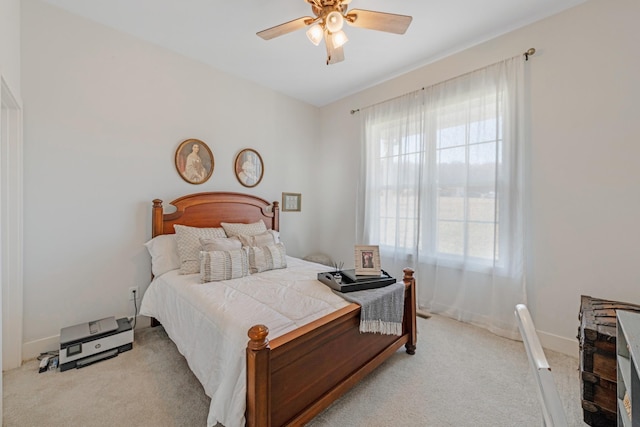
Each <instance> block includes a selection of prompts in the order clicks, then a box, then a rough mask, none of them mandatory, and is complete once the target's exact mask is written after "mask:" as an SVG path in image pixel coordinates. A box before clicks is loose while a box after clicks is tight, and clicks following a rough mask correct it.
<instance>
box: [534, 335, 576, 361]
mask: <svg viewBox="0 0 640 427" xmlns="http://www.w3.org/2000/svg"><path fill="white" fill-rule="evenodd" d="M538 337H539V338H540V344H542V347H544V348H548V349H549V350H553V351H557V352H558V353H562V354H566V355H567V356H571V357H575V358H579V357H580V345H579V344H578V339H577V338H573V339H569V338H565V337H561V336H559V335H554V334H550V333H548V332H542V331H538Z"/></svg>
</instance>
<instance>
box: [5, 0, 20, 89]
mask: <svg viewBox="0 0 640 427" xmlns="http://www.w3.org/2000/svg"><path fill="white" fill-rule="evenodd" d="M0 74H2V76H3V78H4V80H5V82H6V83H7V85H8V86H9V87H10V88H11V92H12V93H13V96H14V97H16V99H20V98H21V97H22V94H21V91H20V0H0Z"/></svg>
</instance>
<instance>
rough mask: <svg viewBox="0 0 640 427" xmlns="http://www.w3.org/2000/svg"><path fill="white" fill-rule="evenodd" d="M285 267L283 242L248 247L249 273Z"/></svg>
mask: <svg viewBox="0 0 640 427" xmlns="http://www.w3.org/2000/svg"><path fill="white" fill-rule="evenodd" d="M286 267H287V254H286V251H285V248H284V244H282V243H277V244H275V245H270V246H264V247H261V248H256V247H250V248H249V271H250V272H251V274H254V273H260V272H262V271H268V270H276V269H279V268H286Z"/></svg>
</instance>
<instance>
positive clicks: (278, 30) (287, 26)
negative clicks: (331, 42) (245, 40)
mask: <svg viewBox="0 0 640 427" xmlns="http://www.w3.org/2000/svg"><path fill="white" fill-rule="evenodd" d="M313 20H314V18H312V17H310V16H303V17H302V18H298V19H294V20H293V21H289V22H285V23H284V24H280V25H276V26H275V27H271V28H267V29H266V30H262V31H259V32H257V33H256V34H257V35H258V36H260V37H262V38H263V39H265V40H271V39H273V38H275V37H278V36H281V35H283V34H287V33H290V32H292V31H296V30H299V29H300V28H304V27H306V26H307V25H309V24H310V23H311V22H313Z"/></svg>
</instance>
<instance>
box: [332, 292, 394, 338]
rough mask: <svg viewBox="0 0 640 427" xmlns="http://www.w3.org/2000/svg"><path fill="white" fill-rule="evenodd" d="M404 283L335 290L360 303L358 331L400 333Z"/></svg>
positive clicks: (348, 299)
mask: <svg viewBox="0 0 640 427" xmlns="http://www.w3.org/2000/svg"><path fill="white" fill-rule="evenodd" d="M404 287H405V286H404V283H402V282H396V283H393V284H391V285H388V286H385V287H383V288H376V289H366V290H364V291H355V292H345V293H342V292H337V291H334V292H335V293H336V294H338V295H340V296H341V297H343V298H344V299H346V300H347V301H351V302H355V303H356V304H358V305H360V307H361V309H360V332H372V333H376V334H383V335H402V317H403V315H404Z"/></svg>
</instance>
